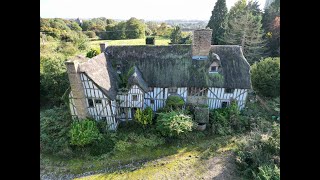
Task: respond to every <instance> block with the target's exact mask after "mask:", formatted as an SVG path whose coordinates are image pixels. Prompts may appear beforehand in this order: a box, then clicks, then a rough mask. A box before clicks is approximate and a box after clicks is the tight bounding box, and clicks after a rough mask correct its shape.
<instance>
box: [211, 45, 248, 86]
mask: <svg viewBox="0 0 320 180" xmlns="http://www.w3.org/2000/svg"><path fill="white" fill-rule="evenodd" d="M211 50H212V52H214V53H215V54H217V55H218V56H219V57H220V59H221V67H222V71H223V72H222V74H223V76H224V79H225V81H224V86H225V87H230V88H244V89H251V78H250V65H249V63H248V62H247V60H246V59H245V57H244V56H243V52H242V48H241V46H238V45H213V46H211Z"/></svg>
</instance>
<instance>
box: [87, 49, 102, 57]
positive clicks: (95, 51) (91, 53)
mask: <svg viewBox="0 0 320 180" xmlns="http://www.w3.org/2000/svg"><path fill="white" fill-rule="evenodd" d="M100 53H101V51H100V49H99V48H91V49H90V51H89V52H87V55H86V56H87V57H88V58H93V57H95V56H96V55H98V54H100Z"/></svg>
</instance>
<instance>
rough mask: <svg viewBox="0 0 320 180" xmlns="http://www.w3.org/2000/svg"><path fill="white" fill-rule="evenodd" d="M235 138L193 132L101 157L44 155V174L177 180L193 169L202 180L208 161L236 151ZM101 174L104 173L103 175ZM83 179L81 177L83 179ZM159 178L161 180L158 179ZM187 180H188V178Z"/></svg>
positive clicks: (42, 168) (42, 167)
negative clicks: (154, 145)
mask: <svg viewBox="0 0 320 180" xmlns="http://www.w3.org/2000/svg"><path fill="white" fill-rule="evenodd" d="M134 129H135V128H130V129H119V131H118V132H117V133H130V132H134V131H135V130H134ZM234 142H235V138H234V137H232V136H223V137H218V136H214V135H210V133H209V132H199V131H194V132H191V133H189V134H188V135H187V136H186V137H185V138H183V139H177V140H173V141H172V142H169V143H165V144H163V145H159V146H157V147H144V148H142V149H130V150H129V149H128V150H126V151H122V152H119V151H116V152H111V153H106V154H103V155H100V156H95V157H94V156H82V157H78V158H70V159H64V158H58V157H52V156H47V155H43V154H42V155H41V161H40V162H41V165H40V167H41V171H43V172H56V173H57V174H60V175H64V174H73V175H75V176H77V175H79V174H82V173H85V172H92V174H96V175H92V176H90V177H87V176H86V177H83V179H139V178H143V179H149V178H151V179H159V178H160V179H163V178H169V179H177V178H179V176H180V175H179V174H180V173H184V172H188V171H189V170H190V169H192V170H193V171H194V172H193V177H194V178H196V179H197V178H198V177H200V176H202V174H203V173H205V172H206V171H207V170H206V169H207V168H208V167H207V166H203V164H207V165H209V164H210V163H208V162H207V161H208V158H210V157H214V156H215V155H217V154H219V153H221V152H224V151H228V150H232V149H235V148H236V146H235V143H234ZM101 171H102V172H101ZM82 176H84V175H80V177H82ZM157 177H158V178H157ZM187 178H188V177H187Z"/></svg>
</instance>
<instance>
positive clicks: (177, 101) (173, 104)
mask: <svg viewBox="0 0 320 180" xmlns="http://www.w3.org/2000/svg"><path fill="white" fill-rule="evenodd" d="M183 105H184V100H183V98H182V97H180V96H176V95H171V96H169V97H168V98H167V100H166V105H165V107H167V108H171V109H172V110H178V109H182V107H183Z"/></svg>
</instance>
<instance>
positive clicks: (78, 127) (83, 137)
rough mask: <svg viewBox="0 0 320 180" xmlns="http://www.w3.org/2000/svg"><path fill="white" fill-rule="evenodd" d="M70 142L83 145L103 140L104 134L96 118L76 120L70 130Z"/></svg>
mask: <svg viewBox="0 0 320 180" xmlns="http://www.w3.org/2000/svg"><path fill="white" fill-rule="evenodd" d="M70 137H71V140H70V144H71V145H75V146H79V147H83V146H86V145H89V144H92V143H94V142H95V141H99V140H101V138H102V136H101V133H100V132H99V129H98V127H97V125H96V122H95V121H94V120H90V119H84V120H79V121H74V122H73V123H72V127H71V130H70Z"/></svg>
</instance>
